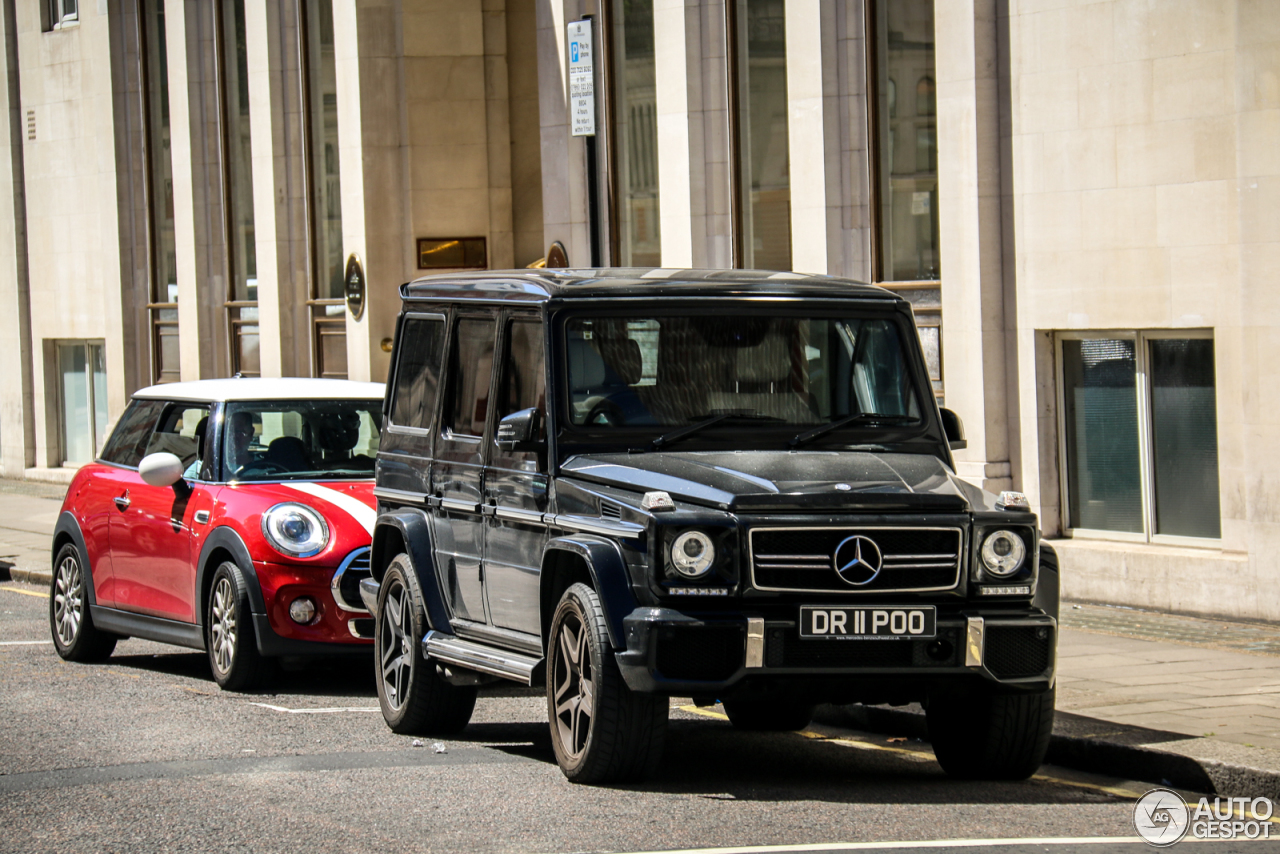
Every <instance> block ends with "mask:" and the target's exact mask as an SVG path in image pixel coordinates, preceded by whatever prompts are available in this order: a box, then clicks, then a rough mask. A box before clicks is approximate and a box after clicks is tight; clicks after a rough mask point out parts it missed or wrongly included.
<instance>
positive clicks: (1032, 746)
mask: <svg viewBox="0 0 1280 854" xmlns="http://www.w3.org/2000/svg"><path fill="white" fill-rule="evenodd" d="M1053 703H1054V690H1053V689H1052V688H1050V689H1049V690H1048V691H1042V692H1040V693H1035V694H997V693H995V692H993V691H991V690H990V689H988V688H986V687H979V688H975V689H971V690H966V691H952V692H947V693H944V694H939V695H937V696H934V697H930V698H929V708H928V711H927V718H926V719H927V720H928V723H929V740H930V741H932V742H933V753H934V756H936V757H937V759H938V764H939V765H941V766H942V770H944V771H946V772H947V774H949V775H950V776H952V777H958V778H961V779H967V780H1025V779H1027V778H1028V777H1030V776H1031V775H1032V774H1034V773H1035V772H1036V769H1037V768H1039V767H1040V764H1041V763H1042V762H1044V755H1045V752H1046V751H1047V750H1048V748H1049V736H1050V734H1051V733H1052V732H1053Z"/></svg>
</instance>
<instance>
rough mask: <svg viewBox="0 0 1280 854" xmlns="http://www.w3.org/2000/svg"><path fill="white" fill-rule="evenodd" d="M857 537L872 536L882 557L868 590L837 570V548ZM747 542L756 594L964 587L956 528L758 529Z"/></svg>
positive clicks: (959, 536) (961, 535)
mask: <svg viewBox="0 0 1280 854" xmlns="http://www.w3.org/2000/svg"><path fill="white" fill-rule="evenodd" d="M854 535H862V536H866V537H869V538H870V539H871V540H873V541H874V542H875V543H876V546H877V548H879V549H880V552H881V557H882V563H881V570H880V573H879V574H878V575H877V576H876V578H875V579H873V580H872V581H871V582H869V583H868V584H867V585H865V586H853V585H851V584H849V583H847V582H846V581H844V579H842V578H841V577H840V576H839V575H838V574H837V573H836V571H835V563H834V559H833V554H834V552H835V548H836V546H837V545H838V544H839V543H840V542H842V541H843V540H844V539H845V538H847V537H851V536H854ZM748 543H749V548H750V554H751V559H750V564H751V572H752V584H753V585H754V586H755V587H756V589H758V590H776V591H779V592H802V593H803V592H811V593H886V592H899V591H901V592H907V591H913V592H922V591H938V590H951V589H953V588H955V587H956V586H957V585H958V584H959V583H960V571H961V568H962V564H963V559H962V555H963V547H964V532H963V531H962V530H961V529H960V528H958V527H945V528H941V527H920V528H917V527H910V526H883V525H882V526H866V527H862V526H857V525H848V526H844V525H842V526H830V527H814V528H770V527H758V528H752V529H751V530H750V531H749V533H748ZM757 546H759V547H760V548H761V551H760V552H758V553H757V552H756V548H757Z"/></svg>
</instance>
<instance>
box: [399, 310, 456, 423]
mask: <svg viewBox="0 0 1280 854" xmlns="http://www.w3.org/2000/svg"><path fill="white" fill-rule="evenodd" d="M400 340H401V344H400V364H399V366H398V368H397V369H396V374H395V377H396V379H395V389H394V391H393V396H392V399H391V423H392V424H394V425H396V426H397V427H417V428H420V429H423V430H427V429H430V428H431V422H432V419H434V418H435V412H436V393H437V390H438V389H439V386H440V362H441V360H442V356H443V354H444V320H443V319H437V318H424V317H406V318H405V321H404V325H403V326H401V328H400Z"/></svg>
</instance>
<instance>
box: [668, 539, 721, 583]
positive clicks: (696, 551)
mask: <svg viewBox="0 0 1280 854" xmlns="http://www.w3.org/2000/svg"><path fill="white" fill-rule="evenodd" d="M715 559H716V547H715V545H714V544H712V542H711V538H710V537H708V536H707V535H706V534H704V533H702V532H701V531H685V532H684V533H683V534H681V535H680V536H678V537H676V540H675V542H674V543H672V544H671V565H672V566H674V567H675V569H676V572H678V573H680V574H681V575H683V576H684V577H686V578H697V577H699V576H701V575H704V574H706V572H707V570H709V569H711V564H713V563H715Z"/></svg>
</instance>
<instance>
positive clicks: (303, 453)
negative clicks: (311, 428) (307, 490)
mask: <svg viewBox="0 0 1280 854" xmlns="http://www.w3.org/2000/svg"><path fill="white" fill-rule="evenodd" d="M263 459H264V460H267V461H269V462H273V463H279V464H280V465H283V466H285V467H286V468H288V469H289V470H291V471H301V470H306V469H309V468H311V458H310V455H309V454H308V453H307V443H306V442H303V441H302V440H301V439H299V438H298V437H297V436H277V437H276V438H274V439H272V440H271V444H270V445H267V453H266V454H265V455H264V456H263Z"/></svg>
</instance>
